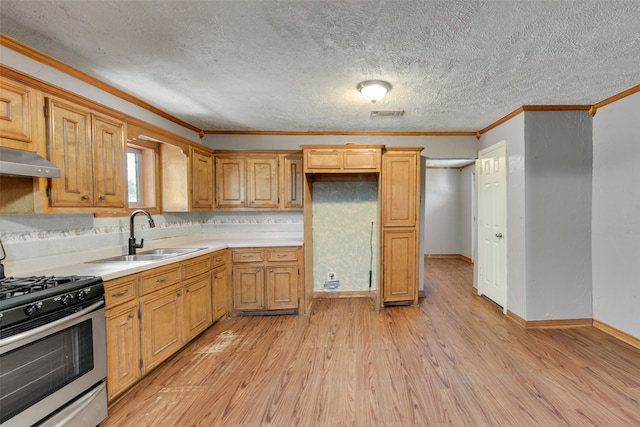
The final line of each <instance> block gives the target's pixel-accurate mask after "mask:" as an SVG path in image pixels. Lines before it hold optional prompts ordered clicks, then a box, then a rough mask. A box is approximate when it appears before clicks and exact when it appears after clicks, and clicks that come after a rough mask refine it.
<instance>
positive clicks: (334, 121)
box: [0, 0, 640, 132]
mask: <svg viewBox="0 0 640 427" xmlns="http://www.w3.org/2000/svg"><path fill="white" fill-rule="evenodd" d="M639 23H640V1H576V2H570V1H549V2H547V1H484V2H482V1H473V2H470V1H455V0H449V1H410V0H405V1H346V2H345V1H270V0H265V1H193V0H188V1H163V0H155V1H144V0H138V1H122V0H120V1H95V0H94V1H77V0H60V1H57V0H56V1H25V0H18V1H13V0H2V1H1V2H0V32H2V33H3V34H5V35H8V36H10V37H12V38H14V39H16V40H18V41H20V42H22V43H25V44H27V45H29V46H31V47H33V48H35V49H37V50H39V51H41V52H44V53H46V54H48V55H50V56H52V57H54V58H56V59H58V60H61V61H63V62H65V63H67V64H69V65H71V66H73V67H75V68H77V69H79V70H81V71H83V72H85V73H87V74H89V75H91V76H94V77H96V78H98V79H100V80H102V81H104V82H107V83H109V84H111V85H113V86H115V87H117V88H120V89H123V90H124V91H126V92H128V93H130V94H132V95H134V96H136V97H138V98H140V99H142V100H144V101H146V102H148V103H150V104H152V105H154V106H156V107H158V108H160V109H162V110H164V111H165V112H167V113H169V114H171V115H173V116H176V117H178V118H180V119H182V120H184V121H186V122H188V123H190V124H192V125H194V126H196V127H198V128H200V129H235V130H285V131H287V130H288V131H299V130H303V131H304V130H311V131H323V130H343V131H360V130H361V131H421V132H429V131H477V130H479V129H482V128H484V127H486V126H487V125H489V124H491V123H492V122H494V121H496V120H498V119H499V118H501V117H503V116H504V115H506V114H508V113H510V112H511V111H513V110H515V109H516V108H518V107H520V106H522V105H558V104H581V105H588V104H593V103H596V102H599V101H601V100H603V99H605V98H607V97H609V96H612V95H615V94H617V93H619V92H621V91H623V90H625V89H628V88H630V87H632V86H635V85H637V84H638V83H640V30H639V28H640V24H639ZM367 79H383V80H387V81H388V82H390V83H391V85H392V86H393V88H392V90H391V92H389V94H388V95H387V97H386V98H385V99H384V100H382V101H381V102H380V103H378V104H376V105H375V109H403V110H405V114H404V116H403V117H371V115H370V112H371V110H372V109H373V106H372V104H370V103H368V102H367V101H365V100H364V98H362V96H361V95H360V93H359V92H357V90H356V85H357V84H358V82H360V81H362V80H367Z"/></svg>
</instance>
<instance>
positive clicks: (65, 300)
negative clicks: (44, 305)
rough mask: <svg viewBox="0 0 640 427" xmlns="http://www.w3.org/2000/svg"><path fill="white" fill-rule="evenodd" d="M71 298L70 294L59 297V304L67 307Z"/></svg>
mask: <svg viewBox="0 0 640 427" xmlns="http://www.w3.org/2000/svg"><path fill="white" fill-rule="evenodd" d="M72 299H73V297H72V296H71V295H70V294H64V295H62V296H61V297H60V304H62V305H69V303H70V302H71V300H72Z"/></svg>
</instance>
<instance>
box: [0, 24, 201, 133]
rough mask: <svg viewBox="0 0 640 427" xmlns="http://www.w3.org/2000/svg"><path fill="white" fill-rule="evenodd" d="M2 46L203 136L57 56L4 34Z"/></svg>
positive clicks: (177, 119)
mask: <svg viewBox="0 0 640 427" xmlns="http://www.w3.org/2000/svg"><path fill="white" fill-rule="evenodd" d="M0 46H4V47H6V48H7V49H11V50H13V51H15V52H17V53H19V54H21V55H24V56H26V57H28V58H31V59H33V60H35V61H38V62H40V63H42V64H45V65H48V66H50V67H51V68H55V69H56V70H58V71H62V72H63V73H65V74H68V75H70V76H71V77H74V78H76V79H78V80H80V81H83V82H85V83H88V84H90V85H92V86H95V87H97V88H98V89H100V90H103V91H105V92H107V93H110V94H111V95H114V96H117V97H118V98H121V99H123V100H125V101H127V102H130V103H132V104H135V105H137V106H138V107H142V108H144V109H145V110H148V111H150V112H152V113H154V114H156V115H158V116H160V117H162V118H165V119H167V120H169V121H171V122H173V123H176V124H178V125H180V126H183V127H185V128H187V129H190V130H192V131H194V132H197V133H198V134H199V135H201V137H202V130H201V129H199V128H197V127H195V126H193V125H191V124H189V123H187V122H185V121H183V120H180V119H179V118H177V117H174V116H172V115H171V114H169V113H166V112H164V111H162V110H160V109H159V108H157V107H154V106H153V105H151V104H149V103H147V102H145V101H143V100H141V99H139V98H136V97H135V96H133V95H131V94H129V93H127V92H125V91H123V90H120V89H118V88H116V87H114V86H111V85H110V84H108V83H105V82H103V81H102V80H99V79H97V78H95V77H92V76H90V75H88V74H86V73H83V72H82V71H80V70H78V69H76V68H73V67H71V66H69V65H67V64H65V63H64V62H62V61H58V60H57V59H55V58H52V57H51V56H49V55H46V54H44V53H42V52H40V51H38V50H36V49H34V48H32V47H30V46H27V45H26V44H23V43H20V42H19V41H17V40H15V39H12V38H11V37H8V36H5V35H4V34H0Z"/></svg>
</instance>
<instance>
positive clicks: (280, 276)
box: [267, 265, 298, 310]
mask: <svg viewBox="0 0 640 427" xmlns="http://www.w3.org/2000/svg"><path fill="white" fill-rule="evenodd" d="M291 308H298V267H279V266H273V265H270V266H268V267H267V309H268V310H286V309H291Z"/></svg>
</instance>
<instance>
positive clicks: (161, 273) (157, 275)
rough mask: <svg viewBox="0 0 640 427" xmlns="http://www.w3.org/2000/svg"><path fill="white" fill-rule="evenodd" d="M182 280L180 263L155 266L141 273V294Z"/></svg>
mask: <svg viewBox="0 0 640 427" xmlns="http://www.w3.org/2000/svg"><path fill="white" fill-rule="evenodd" d="M179 282H180V264H177V263H176V264H171V265H167V266H166V267H159V268H154V269H153V270H150V271H148V272H145V273H143V274H141V275H140V295H146V294H148V293H149V292H153V291H156V290H158V289H162V288H164V287H167V286H170V285H173V284H175V283H179Z"/></svg>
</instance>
